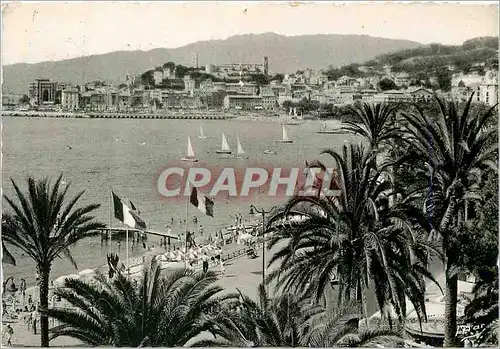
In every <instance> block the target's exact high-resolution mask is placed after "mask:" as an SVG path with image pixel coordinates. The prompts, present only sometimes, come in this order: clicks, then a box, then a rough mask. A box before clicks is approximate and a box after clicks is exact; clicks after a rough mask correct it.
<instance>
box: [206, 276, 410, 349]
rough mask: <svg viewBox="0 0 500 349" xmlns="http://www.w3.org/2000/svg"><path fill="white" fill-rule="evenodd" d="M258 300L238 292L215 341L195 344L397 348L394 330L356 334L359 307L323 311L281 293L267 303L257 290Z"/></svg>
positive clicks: (261, 290) (220, 320)
mask: <svg viewBox="0 0 500 349" xmlns="http://www.w3.org/2000/svg"><path fill="white" fill-rule="evenodd" d="M259 294H260V302H255V301H253V300H251V299H250V298H249V297H247V296H245V295H243V294H241V293H240V294H239V301H238V303H237V306H236V309H235V308H234V307H233V308H229V309H225V310H224V311H223V312H221V313H220V314H219V316H218V317H217V320H216V321H217V325H216V328H217V331H216V332H215V333H214V334H215V335H216V336H217V335H218V336H219V338H220V339H219V340H205V341H200V342H198V343H196V346H242V347H269V346H270V347H311V346H312V347H332V346H333V347H342V346H348V347H359V346H373V345H375V344H380V345H383V346H394V347H395V346H401V345H402V344H403V340H402V338H401V336H400V334H399V333H398V332H395V331H392V330H389V329H378V330H372V331H367V330H360V329H359V326H358V323H359V318H360V317H361V315H360V312H359V309H357V308H356V307H354V306H351V307H341V308H339V309H325V308H323V307H321V306H319V305H317V304H315V303H314V302H311V300H310V299H307V298H300V297H297V296H296V295H293V294H290V293H282V294H280V295H278V296H277V297H276V298H274V299H270V298H269V297H268V295H267V293H266V291H265V288H264V287H263V286H262V285H260V286H259Z"/></svg>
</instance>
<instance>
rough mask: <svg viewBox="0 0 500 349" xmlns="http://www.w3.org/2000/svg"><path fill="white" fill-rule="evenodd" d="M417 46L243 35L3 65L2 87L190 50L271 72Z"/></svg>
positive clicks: (112, 69) (15, 88)
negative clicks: (265, 67) (261, 66)
mask: <svg viewBox="0 0 500 349" xmlns="http://www.w3.org/2000/svg"><path fill="white" fill-rule="evenodd" d="M421 46H424V45H423V44H420V43H418V42H414V41H410V40H399V39H386V38H379V37H372V36H369V35H355V34H347V35H343V34H308V35H295V36H285V35H280V34H276V33H263V34H242V35H235V36H230V37H228V38H227V39H217V40H204V41H198V42H194V43H190V44H187V45H184V46H181V47H177V48H154V49H151V50H147V51H144V50H119V51H113V52H109V53H102V54H96V55H89V56H83V57H75V58H68V59H63V60H58V61H45V62H38V63H15V64H10V65H5V66H4V67H3V71H4V79H3V86H2V88H3V91H5V92H15V93H27V89H28V84H29V82H30V81H32V80H34V79H35V78H44V77H45V78H50V79H52V80H54V81H60V82H68V83H73V84H78V83H82V82H87V81H94V80H104V81H108V82H119V81H123V80H124V79H125V75H126V74H132V75H135V74H140V73H142V72H144V71H146V70H149V69H153V68H154V67H156V66H159V65H162V64H163V63H165V62H168V61H173V62H175V63H177V64H184V65H187V66H191V65H192V64H191V58H192V54H194V53H197V54H198V61H199V65H200V66H203V65H205V64H224V63H239V62H247V63H261V62H262V61H263V57H264V56H267V57H269V70H270V72H271V73H288V72H295V71H296V70H303V69H305V68H312V69H326V68H328V67H329V66H331V65H333V66H342V65H345V64H348V63H353V62H354V63H361V62H364V61H367V60H369V59H372V58H374V57H376V56H378V55H381V54H384V53H390V52H396V51H398V50H402V49H412V48H418V47H421Z"/></svg>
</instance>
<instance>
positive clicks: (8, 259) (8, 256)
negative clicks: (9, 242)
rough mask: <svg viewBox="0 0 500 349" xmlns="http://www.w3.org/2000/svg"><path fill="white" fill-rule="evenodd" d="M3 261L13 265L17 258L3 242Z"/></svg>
mask: <svg viewBox="0 0 500 349" xmlns="http://www.w3.org/2000/svg"><path fill="white" fill-rule="evenodd" d="M2 252H3V253H2V263H5V264H12V265H14V266H15V265H16V260H15V259H14V257H13V256H12V254H10V252H9V250H7V247H5V244H4V243H2Z"/></svg>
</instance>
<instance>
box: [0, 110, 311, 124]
mask: <svg viewBox="0 0 500 349" xmlns="http://www.w3.org/2000/svg"><path fill="white" fill-rule="evenodd" d="M2 116H10V117H28V118H29V117H31V118H63V119H64V118H76V119H182V120H192V119H195V120H197V119H205V120H238V121H275V122H282V121H283V119H282V115H280V113H279V112H275V111H261V112H253V111H221V110H202V109H186V110H166V111H162V112H94V111H85V112H83V111H82V112H70V111H68V112H62V111H17V110H4V111H2ZM307 117H308V119H306V120H292V121H294V122H304V121H317V120H319V119H318V118H316V117H312V116H307Z"/></svg>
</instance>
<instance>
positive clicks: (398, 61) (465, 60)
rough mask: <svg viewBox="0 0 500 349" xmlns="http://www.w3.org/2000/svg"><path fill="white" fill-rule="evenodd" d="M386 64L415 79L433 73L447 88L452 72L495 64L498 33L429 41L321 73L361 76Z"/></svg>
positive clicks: (479, 69)
mask: <svg viewBox="0 0 500 349" xmlns="http://www.w3.org/2000/svg"><path fill="white" fill-rule="evenodd" d="M387 66H389V67H390V68H391V71H392V72H393V73H398V72H403V71H404V72H406V73H408V74H410V76H411V77H412V79H413V80H415V81H418V82H420V81H426V80H428V79H429V77H431V76H434V77H436V79H437V80H438V82H439V86H440V87H441V88H442V89H447V88H449V84H450V81H451V74H452V73H453V72H463V73H468V72H470V71H471V70H475V71H477V72H478V73H479V74H484V72H485V70H487V69H497V68H498V37H478V38H474V39H470V40H467V41H465V42H464V43H463V44H462V45H455V46H451V45H441V44H429V45H426V46H421V47H417V48H411V49H405V50H400V51H397V52H393V53H386V54H382V55H378V56H376V57H375V58H374V59H372V60H369V61H366V62H365V63H364V64H358V63H352V64H348V65H345V66H343V67H340V68H334V67H330V68H328V69H327V70H326V71H325V73H326V74H327V76H328V78H329V79H330V80H337V79H338V78H339V77H341V76H344V75H347V76H351V77H365V76H370V75H373V74H374V73H375V72H382V71H383V70H384V68H385V67H387Z"/></svg>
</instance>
